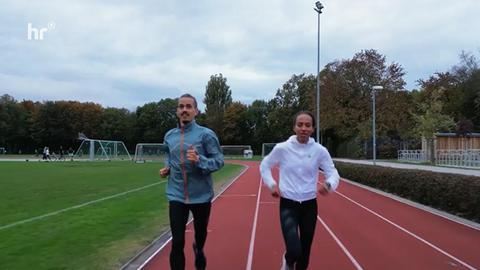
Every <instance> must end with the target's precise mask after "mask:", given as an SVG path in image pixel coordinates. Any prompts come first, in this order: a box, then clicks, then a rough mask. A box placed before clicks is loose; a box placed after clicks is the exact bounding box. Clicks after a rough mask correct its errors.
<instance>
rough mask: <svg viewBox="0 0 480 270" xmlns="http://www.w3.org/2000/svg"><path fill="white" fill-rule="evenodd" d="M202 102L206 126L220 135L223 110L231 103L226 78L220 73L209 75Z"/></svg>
mask: <svg viewBox="0 0 480 270" xmlns="http://www.w3.org/2000/svg"><path fill="white" fill-rule="evenodd" d="M203 103H205V105H206V107H205V114H206V122H207V126H208V127H209V128H211V129H212V130H214V131H215V132H216V133H217V135H219V136H220V137H222V136H223V134H222V131H223V127H222V125H223V117H224V113H225V110H226V109H227V108H228V106H230V104H231V103H232V91H231V90H230V86H228V84H227V78H225V77H223V75H222V74H221V73H220V74H216V75H212V76H210V80H209V81H208V83H207V86H206V90H205V98H204V99H203Z"/></svg>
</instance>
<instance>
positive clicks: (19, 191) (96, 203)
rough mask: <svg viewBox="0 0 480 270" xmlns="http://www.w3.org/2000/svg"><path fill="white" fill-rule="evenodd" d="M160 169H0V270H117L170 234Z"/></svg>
mask: <svg viewBox="0 0 480 270" xmlns="http://www.w3.org/2000/svg"><path fill="white" fill-rule="evenodd" d="M161 167H162V164H159V163H144V164H134V163H132V162H0V206H1V207H0V269H11V270H13V269H89V270H91V269H118V268H119V267H120V266H121V265H123V263H125V262H126V261H128V259H130V258H131V257H132V256H134V255H135V254H136V253H137V252H138V251H139V250H140V249H142V248H143V247H144V246H146V245H147V244H149V243H150V242H151V241H152V240H153V239H154V238H155V237H157V236H158V235H160V234H161V233H162V231H164V230H166V229H167V227H168V211H167V210H168V209H167V201H166V197H165V184H166V182H165V181H164V180H165V179H160V178H159V177H158V169H159V168H161ZM241 169H242V167H241V166H238V165H230V164H226V165H225V167H224V168H223V169H222V170H220V171H219V172H217V173H215V174H214V180H215V183H216V185H217V186H218V185H220V184H221V183H222V182H226V181H228V180H229V179H232V178H233V177H234V176H235V175H237V174H238V173H239V172H240V171H241ZM21 221H23V223H22V222H21Z"/></svg>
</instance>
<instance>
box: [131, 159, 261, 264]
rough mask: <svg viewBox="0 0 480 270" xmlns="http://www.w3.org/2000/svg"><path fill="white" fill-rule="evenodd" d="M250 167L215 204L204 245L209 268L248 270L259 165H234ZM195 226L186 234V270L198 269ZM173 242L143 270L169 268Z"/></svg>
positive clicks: (251, 163)
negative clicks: (194, 251)
mask: <svg viewBox="0 0 480 270" xmlns="http://www.w3.org/2000/svg"><path fill="white" fill-rule="evenodd" d="M235 163H237V164H239V163H241V164H242V165H245V166H247V167H249V169H247V170H246V171H245V172H244V173H243V174H242V175H241V176H240V177H239V178H237V179H236V180H235V181H234V182H233V183H232V185H231V186H230V187H228V188H227V189H226V190H225V191H224V192H223V193H222V194H221V195H220V196H219V197H217V198H216V199H215V200H214V202H213V204H212V210H211V214H210V221H209V225H208V236H207V241H206V243H205V249H204V251H205V255H206V257H207V269H219V270H220V269H245V266H246V265H247V259H248V252H249V246H250V238H251V232H252V226H253V219H254V214H255V209H256V204H257V193H258V188H259V179H260V175H259V171H258V163H256V162H235ZM192 243H193V223H190V224H188V226H187V231H186V233H185V249H184V252H185V265H186V266H185V269H187V270H189V269H195V267H194V255H193V251H192ZM170 249H171V243H170V241H169V242H168V243H167V245H165V246H164V247H163V248H162V249H161V250H160V251H159V252H158V253H157V254H156V255H155V256H154V257H152V258H151V259H150V261H149V262H148V263H147V264H146V265H145V266H144V267H143V268H141V269H145V270H153V269H170V267H169V253H170Z"/></svg>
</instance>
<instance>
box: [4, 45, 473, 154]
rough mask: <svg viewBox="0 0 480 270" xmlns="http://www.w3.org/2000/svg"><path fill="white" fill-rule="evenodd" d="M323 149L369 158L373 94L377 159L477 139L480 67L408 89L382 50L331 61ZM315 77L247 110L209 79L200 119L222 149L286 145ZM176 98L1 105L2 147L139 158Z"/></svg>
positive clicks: (296, 81) (463, 64)
mask: <svg viewBox="0 0 480 270" xmlns="http://www.w3.org/2000/svg"><path fill="white" fill-rule="evenodd" d="M319 76H320V85H321V95H320V96H321V101H320V133H321V142H322V144H324V145H326V146H327V148H328V149H329V150H330V151H331V152H332V154H333V155H334V156H341V157H367V156H369V155H371V149H372V147H371V137H372V128H371V127H372V87H373V86H374V85H381V86H383V90H381V91H377V93H376V126H377V129H376V136H377V138H378V139H377V141H378V143H377V146H378V149H377V151H378V156H379V157H380V158H388V157H396V153H397V150H398V149H417V148H420V138H421V137H422V136H424V137H425V138H432V137H433V134H434V133H436V132H456V133H458V134H461V135H463V136H468V134H469V133H471V132H475V131H477V132H478V131H480V68H479V61H478V59H477V58H476V57H475V55H474V54H472V53H467V52H462V53H461V54H460V56H459V63H458V64H457V65H455V66H453V67H451V68H450V69H449V70H448V71H445V72H438V73H435V74H432V75H431V76H430V77H429V78H427V79H420V80H418V81H417V83H418V86H419V89H418V90H417V89H414V90H410V91H407V90H405V89H404V87H405V85H406V83H405V80H404V76H405V71H404V70H403V67H402V66H401V65H400V64H398V63H387V60H386V57H385V56H384V55H381V54H380V53H378V52H377V51H375V50H363V51H361V52H359V53H356V54H355V55H354V56H353V57H352V58H351V59H343V60H336V61H333V62H331V63H328V64H327V65H326V66H325V67H324V69H323V70H322V71H321V72H320V74H319ZM316 80H317V77H316V76H315V75H311V74H310V75H308V74H294V75H292V76H291V78H289V79H288V80H287V81H286V82H285V83H284V84H283V85H282V86H281V87H280V88H278V89H277V91H276V94H275V96H274V97H272V99H269V100H261V99H258V100H255V101H253V102H252V103H251V104H249V105H247V104H243V103H242V102H240V101H234V100H232V90H231V89H230V86H229V85H228V83H227V78H226V77H224V76H223V75H222V74H221V73H220V74H215V75H212V76H211V77H210V79H209V81H208V83H207V85H206V87H205V95H204V97H203V99H202V100H201V101H200V100H199V102H203V103H204V104H205V111H204V112H201V113H200V115H199V116H198V117H197V121H198V122H199V123H201V124H203V125H206V126H208V127H210V128H212V129H213V130H214V131H215V132H216V133H217V134H218V136H219V138H220V141H221V144H223V145H239V144H241V145H252V147H253V149H254V151H255V153H260V152H261V146H262V143H265V142H279V141H283V140H285V139H286V138H287V137H288V136H290V135H291V134H292V125H293V123H292V119H291V118H292V116H293V115H294V114H295V113H296V112H297V111H299V110H309V111H312V112H313V113H314V114H316V104H315V102H316ZM176 102H177V100H176V99H174V98H166V99H161V100H160V101H158V102H150V103H147V104H144V105H142V106H138V107H137V108H136V110H135V111H129V110H127V109H124V108H111V107H108V108H104V107H103V106H102V105H100V104H97V103H92V102H78V101H63V100H62V101H44V102H34V101H31V100H23V101H20V102H19V101H17V100H15V98H14V97H12V96H10V95H8V94H4V95H2V96H1V97H0V147H4V148H6V149H7V151H8V152H10V153H12V152H13V153H18V152H19V151H21V152H23V153H33V152H34V151H35V149H40V148H42V147H43V146H49V147H50V149H53V150H55V149H58V148H59V147H60V146H62V147H63V148H64V149H67V148H69V147H72V148H76V147H77V146H78V145H79V144H80V141H79V140H77V137H78V133H79V132H83V133H84V134H85V135H87V137H89V138H95V139H106V140H121V141H124V142H125V144H126V145H127V148H128V149H129V150H130V151H133V150H134V148H135V145H136V143H139V142H162V141H163V136H164V134H165V133H166V132H167V131H168V130H169V129H171V128H173V127H175V126H176V124H177V119H176V115H175V109H176Z"/></svg>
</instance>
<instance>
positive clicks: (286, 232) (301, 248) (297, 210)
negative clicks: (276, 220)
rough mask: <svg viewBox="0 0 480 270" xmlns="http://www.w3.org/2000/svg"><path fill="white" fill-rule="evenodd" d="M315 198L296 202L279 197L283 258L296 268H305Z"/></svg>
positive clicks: (313, 217) (308, 255)
mask: <svg viewBox="0 0 480 270" xmlns="http://www.w3.org/2000/svg"><path fill="white" fill-rule="evenodd" d="M317 213H318V212H317V199H312V200H308V201H304V202H301V203H300V202H296V201H292V200H289V199H285V198H280V224H281V226H282V233H283V239H284V240H285V247H286V254H285V260H286V261H287V264H288V265H289V266H293V265H295V269H296V270H303V269H307V267H308V262H309V260H310V247H311V246H312V241H313V236H314V234H315V226H316V224H317Z"/></svg>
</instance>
